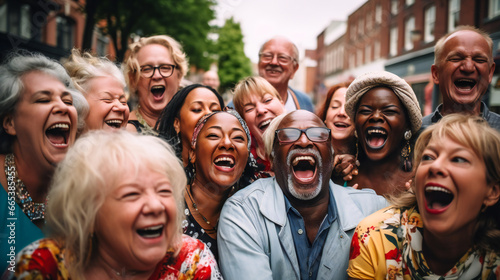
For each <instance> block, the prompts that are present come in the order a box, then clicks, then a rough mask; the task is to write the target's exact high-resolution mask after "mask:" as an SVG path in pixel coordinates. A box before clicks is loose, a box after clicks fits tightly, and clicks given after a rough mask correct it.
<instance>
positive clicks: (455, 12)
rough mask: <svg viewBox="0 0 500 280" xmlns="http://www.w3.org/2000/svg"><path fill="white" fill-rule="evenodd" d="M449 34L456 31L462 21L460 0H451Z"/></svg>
mask: <svg viewBox="0 0 500 280" xmlns="http://www.w3.org/2000/svg"><path fill="white" fill-rule="evenodd" d="M449 1H450V2H449V3H448V4H449V6H448V32H451V31H453V30H455V29H456V28H457V26H458V22H459V20H460V0H449Z"/></svg>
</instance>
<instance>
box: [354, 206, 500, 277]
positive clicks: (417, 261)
mask: <svg viewBox="0 0 500 280" xmlns="http://www.w3.org/2000/svg"><path fill="white" fill-rule="evenodd" d="M422 232H423V222H422V219H421V217H420V214H419V212H418V209H417V208H416V207H413V208H409V209H404V208H403V209H399V208H395V207H387V208H385V209H382V210H379V211H377V212H375V213H374V214H372V215H370V216H368V217H367V218H365V219H364V220H363V221H361V223H360V224H359V225H358V227H357V228H356V231H355V232H354V235H353V237H352V242H351V250H350V255H349V268H348V270H347V272H348V274H349V276H350V277H352V278H357V279H391V280H392V279H394V280H403V279H404V280H409V279H429V280H448V279H450V280H451V279H463V280H475V279H482V280H490V279H500V257H499V256H497V255H496V254H495V253H489V254H486V255H479V254H478V253H477V252H476V251H473V250H472V249H471V250H469V251H468V252H467V253H466V254H465V255H464V256H463V257H462V258H461V259H460V260H459V261H458V262H457V263H456V265H455V266H454V267H453V268H452V269H450V271H448V272H447V273H446V274H445V275H436V274H434V273H432V271H431V270H430V269H429V266H428V265H427V263H426V261H425V258H424V255H423V252H422V234H423V233H422Z"/></svg>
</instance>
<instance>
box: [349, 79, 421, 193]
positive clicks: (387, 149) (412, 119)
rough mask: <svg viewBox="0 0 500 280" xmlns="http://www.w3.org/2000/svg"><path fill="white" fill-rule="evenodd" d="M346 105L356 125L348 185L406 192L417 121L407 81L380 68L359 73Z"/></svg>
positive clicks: (418, 113)
mask: <svg viewBox="0 0 500 280" xmlns="http://www.w3.org/2000/svg"><path fill="white" fill-rule="evenodd" d="M345 109H346V112H347V114H348V115H349V117H350V118H351V120H352V121H353V123H354V126H355V128H356V137H357V142H356V149H357V151H356V155H357V159H358V160H359V164H360V165H359V167H358V175H357V176H354V178H353V179H352V180H351V181H349V182H348V184H349V185H354V184H358V187H359V188H371V189H373V190H375V191H376V192H377V194H379V195H386V194H394V193H396V192H399V191H402V190H405V189H406V188H405V183H406V182H407V181H408V179H410V176H411V173H410V172H411V170H412V159H411V151H412V150H413V143H414V139H415V135H416V134H417V132H418V130H419V129H420V126H421V124H422V113H421V111H420V106H419V104H418V100H417V97H416V96H415V93H414V92H413V90H412V88H411V87H410V85H408V83H406V82H405V80H403V79H401V78H400V77H398V76H396V75H394V74H392V73H389V72H385V71H380V72H373V73H367V74H364V75H361V76H360V77H358V78H357V79H355V80H354V81H353V82H352V83H351V85H350V86H349V88H348V89H347V94H346V104H345Z"/></svg>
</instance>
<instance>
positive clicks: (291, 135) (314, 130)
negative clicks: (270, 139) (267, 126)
mask: <svg viewBox="0 0 500 280" xmlns="http://www.w3.org/2000/svg"><path fill="white" fill-rule="evenodd" d="M275 133H276V138H278V141H279V142H280V143H282V144H288V143H293V142H295V141H297V140H299V138H300V136H302V133H305V134H306V136H307V139H309V140H310V141H312V142H326V141H328V139H330V129H329V128H326V127H309V128H306V129H299V128H293V127H288V128H282V129H278V130H276V132H275Z"/></svg>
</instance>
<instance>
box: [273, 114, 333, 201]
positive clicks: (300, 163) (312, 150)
mask: <svg viewBox="0 0 500 280" xmlns="http://www.w3.org/2000/svg"><path fill="white" fill-rule="evenodd" d="M310 127H325V125H324V124H323V122H322V121H321V119H320V118H318V117H317V116H316V115H314V114H313V113H311V112H308V111H304V110H297V111H293V112H291V113H289V114H288V115H286V116H285V117H284V118H283V120H282V121H281V123H280V125H279V127H278V129H282V128H298V129H306V128H310ZM273 150H274V160H273V166H274V167H275V175H276V180H277V182H278V184H279V185H280V187H281V189H282V190H283V193H284V194H285V195H286V196H287V197H288V198H289V199H298V200H302V201H304V200H313V199H314V198H316V197H322V196H321V195H320V193H322V192H327V191H328V184H329V178H330V175H331V172H332V164H333V148H332V146H331V142H330V141H325V142H312V141H311V140H309V139H308V138H307V137H306V135H305V134H304V133H302V134H301V135H300V138H299V139H298V140H297V141H295V142H292V143H288V144H285V143H280V142H279V140H278V139H277V138H276V139H275V141H274V147H273Z"/></svg>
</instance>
